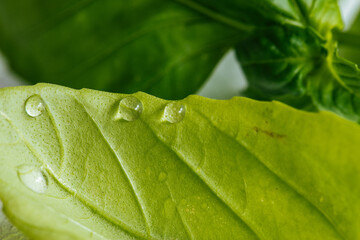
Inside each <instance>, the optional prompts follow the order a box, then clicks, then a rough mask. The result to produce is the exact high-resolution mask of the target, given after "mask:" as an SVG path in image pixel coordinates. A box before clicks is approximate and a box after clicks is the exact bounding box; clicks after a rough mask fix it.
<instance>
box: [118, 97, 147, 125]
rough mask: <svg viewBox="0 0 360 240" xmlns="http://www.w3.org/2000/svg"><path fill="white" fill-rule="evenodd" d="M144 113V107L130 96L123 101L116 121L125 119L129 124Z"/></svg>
mask: <svg viewBox="0 0 360 240" xmlns="http://www.w3.org/2000/svg"><path fill="white" fill-rule="evenodd" d="M142 111H143V105H142V103H141V101H140V100H139V99H137V98H136V97H133V96H130V97H126V98H123V99H121V101H120V104H119V111H118V113H117V114H116V116H115V118H116V119H124V120H126V121H128V122H132V121H135V120H136V119H138V118H139V117H140V115H141V113H142Z"/></svg>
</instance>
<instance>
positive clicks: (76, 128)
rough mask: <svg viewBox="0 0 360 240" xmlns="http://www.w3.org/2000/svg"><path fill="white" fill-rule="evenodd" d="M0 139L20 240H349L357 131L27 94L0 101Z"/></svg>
mask: <svg viewBox="0 0 360 240" xmlns="http://www.w3.org/2000/svg"><path fill="white" fill-rule="evenodd" d="M124 99H125V100H124ZM126 99H127V100H126ZM129 99H132V100H131V101H130V100H129ZM134 99H135V100H134ZM136 99H137V100H138V101H137V100H136ZM134 101H135V102H134ZM129 102H130V103H137V104H135V105H134V104H128V103H129ZM139 102H140V103H141V104H142V108H141V107H137V106H140V105H139ZM31 103H32V104H31ZM40 103H41V104H40ZM124 104H125V105H124ZM124 106H127V107H126V108H124ZM176 106H182V109H183V110H184V109H185V115H183V113H184V111H183V110H182V111H180V112H179V111H177V110H178V108H177V107H176ZM174 108H175V109H174ZM131 109H135V110H136V109H137V110H136V111H138V110H139V109H142V111H140V110H139V111H138V112H137V113H139V114H135V115H134V112H133V111H131ZM129 111H130V112H129ZM164 111H165V112H164ZM119 114H120V115H119ZM179 114H180V115H179ZM30 115H32V116H30ZM119 116H122V117H123V118H124V117H125V119H128V120H131V121H127V120H124V119H121V118H119ZM129 116H130V117H129ZM131 117H134V118H131ZM136 117H138V119H136ZM182 117H183V119H182ZM0 131H1V133H2V134H1V137H0V199H1V200H2V202H3V203H4V211H5V213H6V215H7V216H8V217H9V219H10V220H11V221H12V222H13V223H14V224H15V225H16V226H17V227H18V228H19V229H20V230H22V231H23V232H24V233H26V234H27V235H28V236H29V237H30V238H33V239H49V238H51V239H89V238H94V239H219V238H221V239H239V238H240V239H357V238H359V237H360V232H359V228H358V226H359V224H360V220H359V218H358V216H359V214H360V202H359V199H360V187H359V184H358V182H359V181H360V175H359V171H360V164H359V161H358V160H359V159H358V155H359V154H358V152H359V148H358V146H359V144H360V127H359V126H358V125H356V124H354V123H352V122H349V121H346V120H344V119H342V118H339V117H337V116H336V115H334V114H332V113H327V112H321V113H306V112H303V111H298V110H294V109H292V108H290V107H288V106H285V105H283V104H281V103H279V102H258V101H254V100H250V99H246V98H233V99H232V100H227V101H219V100H210V99H206V98H203V97H199V96H190V97H188V98H186V99H184V100H180V101H177V102H169V101H166V100H162V99H159V98H155V97H153V96H150V95H147V94H144V93H141V92H139V93H136V94H133V95H124V94H112V93H106V92H97V91H93V90H86V89H85V90H81V91H76V90H72V89H68V88H64V87H59V86H55V85H47V84H41V85H36V86H32V87H17V88H7V89H1V90H0ZM29 174H30V175H29Z"/></svg>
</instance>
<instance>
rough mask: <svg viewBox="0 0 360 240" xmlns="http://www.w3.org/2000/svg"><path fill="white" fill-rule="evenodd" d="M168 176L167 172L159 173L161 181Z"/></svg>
mask: <svg viewBox="0 0 360 240" xmlns="http://www.w3.org/2000/svg"><path fill="white" fill-rule="evenodd" d="M166 178H167V174H166V173H164V172H161V173H160V174H159V181H160V182H163V181H165V180H166Z"/></svg>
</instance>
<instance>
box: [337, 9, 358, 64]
mask: <svg viewBox="0 0 360 240" xmlns="http://www.w3.org/2000/svg"><path fill="white" fill-rule="evenodd" d="M335 39H336V40H338V42H339V54H340V56H342V57H344V58H346V59H349V60H351V61H353V62H355V63H356V64H358V65H359V64H360V42H359V39H360V13H359V14H358V16H357V18H356V20H355V22H354V23H353V24H352V25H351V28H350V29H349V30H347V31H346V32H339V31H336V32H335Z"/></svg>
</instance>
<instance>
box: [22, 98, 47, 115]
mask: <svg viewBox="0 0 360 240" xmlns="http://www.w3.org/2000/svg"><path fill="white" fill-rule="evenodd" d="M25 111H26V113H27V114H28V115H29V116H31V117H37V116H40V115H41V114H42V113H43V112H44V111H45V103H44V102H43V100H42V99H41V97H40V96H39V95H32V96H31V97H29V98H28V99H27V100H26V102H25Z"/></svg>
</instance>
